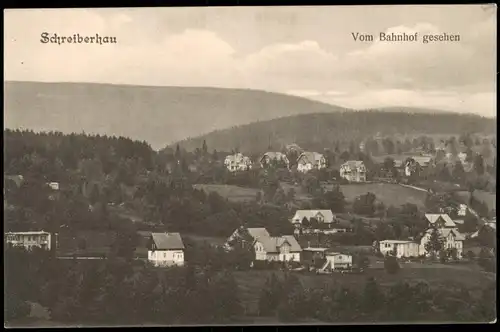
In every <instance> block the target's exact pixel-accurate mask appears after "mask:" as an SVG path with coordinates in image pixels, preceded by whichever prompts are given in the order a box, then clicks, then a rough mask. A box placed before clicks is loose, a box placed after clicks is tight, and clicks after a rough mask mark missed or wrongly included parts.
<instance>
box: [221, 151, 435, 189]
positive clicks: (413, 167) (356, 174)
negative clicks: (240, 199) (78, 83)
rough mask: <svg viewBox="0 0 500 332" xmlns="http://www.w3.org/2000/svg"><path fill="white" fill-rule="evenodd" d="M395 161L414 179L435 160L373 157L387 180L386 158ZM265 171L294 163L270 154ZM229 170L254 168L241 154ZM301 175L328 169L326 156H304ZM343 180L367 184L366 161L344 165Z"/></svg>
mask: <svg viewBox="0 0 500 332" xmlns="http://www.w3.org/2000/svg"><path fill="white" fill-rule="evenodd" d="M388 157H389V158H391V159H392V160H394V169H395V170H396V171H397V172H398V173H399V176H400V177H410V176H412V175H414V174H418V173H419V172H420V171H422V170H424V169H425V168H427V167H429V166H430V165H431V164H432V162H433V160H432V158H431V157H430V156H427V155H424V156H421V155H411V156H409V155H407V156H397V155H390V156H384V157H373V160H374V161H375V162H376V163H378V164H380V165H382V170H381V173H383V177H388V178H392V177H393V174H392V170H386V169H384V166H383V164H384V161H385V159H386V158H388ZM256 164H258V165H259V166H260V167H261V168H268V167H274V168H284V169H288V170H290V169H291V166H290V165H291V163H290V160H289V159H288V157H287V156H286V154H284V153H282V152H266V153H264V154H263V155H262V156H261V157H260V158H259V160H258V163H256ZM224 165H225V167H226V168H227V169H228V170H229V171H230V172H239V171H247V170H250V169H252V168H253V166H254V163H253V162H252V160H251V159H250V158H249V157H247V156H244V155H243V154H241V153H236V154H233V155H229V156H227V157H226V158H225V160H224ZM296 165H297V171H298V172H301V173H307V172H309V171H311V170H321V169H326V168H327V167H328V165H327V160H326V158H325V156H324V155H323V154H321V153H318V152H302V153H301V154H300V155H299V157H298V158H297V160H296ZM339 174H340V178H341V179H344V180H346V181H348V182H366V181H367V168H366V166H365V163H364V162H363V161H362V160H347V161H346V162H344V163H343V164H341V165H340V168H339Z"/></svg>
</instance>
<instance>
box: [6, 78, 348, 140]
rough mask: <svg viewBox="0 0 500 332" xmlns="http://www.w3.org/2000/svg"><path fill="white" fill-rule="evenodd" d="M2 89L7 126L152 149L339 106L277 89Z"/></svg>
mask: <svg viewBox="0 0 500 332" xmlns="http://www.w3.org/2000/svg"><path fill="white" fill-rule="evenodd" d="M4 93H5V103H4V119H5V126H6V127H7V128H12V129H15V128H20V127H21V128H26V129H33V130H35V131H38V130H57V131H61V132H63V133H70V132H77V133H81V132H82V131H85V132H87V133H93V134H107V135H115V136H125V137H130V138H132V139H137V140H145V141H147V142H148V143H150V144H151V145H152V147H153V148H161V147H165V145H167V144H169V143H172V142H174V141H178V140H182V139H185V138H187V137H193V136H198V135H201V134H204V133H208V132H211V131H213V130H216V129H222V128H228V127H232V126H235V125H242V124H246V123H252V122H256V121H265V120H270V119H274V118H279V117H283V116H289V115H296V114H307V113H318V112H321V113H324V112H327V113H328V112H337V111H339V110H343V109H342V108H340V107H336V106H332V105H327V104H323V103H321V102H317V101H311V100H308V99H305V98H300V97H294V96H288V95H282V94H277V93H269V92H264V91H253V90H237V89H220V88H201V87H200V88H198V87H150V86H127V85H110V84H92V83H38V82H5V84H4Z"/></svg>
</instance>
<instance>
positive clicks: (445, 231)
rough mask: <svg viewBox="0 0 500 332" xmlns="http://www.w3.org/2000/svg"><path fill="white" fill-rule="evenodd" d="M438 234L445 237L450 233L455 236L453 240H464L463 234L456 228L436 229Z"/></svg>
mask: <svg viewBox="0 0 500 332" xmlns="http://www.w3.org/2000/svg"><path fill="white" fill-rule="evenodd" d="M438 232H439V235H441V236H442V237H444V238H446V237H448V236H449V235H450V233H452V234H453V235H454V236H455V240H458V241H464V240H465V236H463V235H462V234H461V233H460V232H459V231H458V230H456V229H450V228H439V229H438Z"/></svg>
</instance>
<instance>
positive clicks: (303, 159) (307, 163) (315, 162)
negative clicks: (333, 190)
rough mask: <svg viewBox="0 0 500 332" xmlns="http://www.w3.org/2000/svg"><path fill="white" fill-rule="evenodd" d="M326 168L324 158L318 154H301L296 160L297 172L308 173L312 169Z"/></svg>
mask: <svg viewBox="0 0 500 332" xmlns="http://www.w3.org/2000/svg"><path fill="white" fill-rule="evenodd" d="M323 168H326V158H325V156H323V155H322V154H321V153H318V152H303V153H301V154H300V156H299V157H298V158H297V170H298V171H299V172H303V173H305V172H308V171H310V170H312V169H323Z"/></svg>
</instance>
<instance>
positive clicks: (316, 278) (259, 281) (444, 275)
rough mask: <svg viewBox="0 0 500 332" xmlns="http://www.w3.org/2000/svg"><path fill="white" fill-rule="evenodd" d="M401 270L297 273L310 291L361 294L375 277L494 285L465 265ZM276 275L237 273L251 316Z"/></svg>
mask: <svg viewBox="0 0 500 332" xmlns="http://www.w3.org/2000/svg"><path fill="white" fill-rule="evenodd" d="M400 265H401V270H400V272H399V273H398V274H396V275H389V274H387V273H386V272H385V270H384V269H383V268H382V266H380V267H379V266H374V267H373V268H370V269H368V270H367V271H366V272H365V273H364V274H340V273H334V274H328V275H316V274H309V273H297V276H298V277H299V279H300V281H301V282H302V285H303V286H304V287H307V288H324V287H325V286H327V287H332V286H333V287H336V286H343V287H349V288H354V289H356V290H358V291H362V290H363V288H364V286H365V284H366V281H367V279H368V278H369V277H374V278H375V279H376V280H377V281H378V282H379V283H380V285H382V286H383V287H388V286H392V285H394V284H395V283H397V282H417V281H425V282H428V283H429V284H430V285H432V286H433V287H441V286H444V285H446V286H452V285H456V284H459V285H464V286H465V287H467V288H468V289H470V290H475V289H480V288H482V287H484V286H486V285H487V284H488V281H494V278H495V277H494V275H493V274H488V273H485V272H482V271H479V270H478V269H477V268H476V267H475V266H468V265H464V264H446V265H442V264H419V263H408V264H405V263H401V264H400ZM273 273H275V275H276V276H277V277H282V276H283V272H282V271H278V270H276V271H272V270H258V271H257V270H254V271H245V272H243V271H237V272H235V273H234V275H235V278H236V281H237V283H238V286H239V291H240V296H241V300H242V302H243V304H244V306H245V308H246V310H247V313H248V314H254V313H256V312H257V311H258V303H259V296H260V292H261V290H262V288H263V287H264V285H265V282H266V280H267V278H268V277H270V276H271V275H272V274H273Z"/></svg>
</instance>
